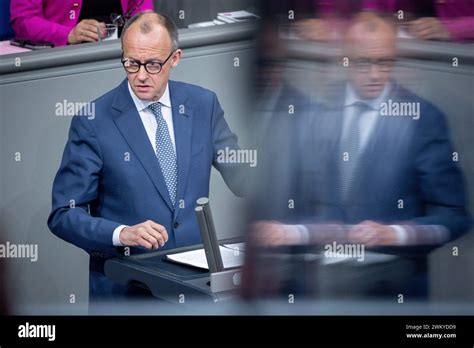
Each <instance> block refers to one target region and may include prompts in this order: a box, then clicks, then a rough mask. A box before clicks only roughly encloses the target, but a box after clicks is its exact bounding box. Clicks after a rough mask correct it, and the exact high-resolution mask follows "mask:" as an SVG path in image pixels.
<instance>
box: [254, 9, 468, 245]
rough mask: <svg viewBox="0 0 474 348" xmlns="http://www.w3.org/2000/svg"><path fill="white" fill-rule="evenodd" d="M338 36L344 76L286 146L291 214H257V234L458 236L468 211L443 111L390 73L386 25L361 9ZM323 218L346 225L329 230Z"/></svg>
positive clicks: (382, 240)
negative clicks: (271, 218)
mask: <svg viewBox="0 0 474 348" xmlns="http://www.w3.org/2000/svg"><path fill="white" fill-rule="evenodd" d="M345 40H346V42H345V52H344V53H345V56H346V57H348V59H349V66H348V68H347V73H348V80H347V81H346V83H344V84H341V85H340V86H337V84H336V86H335V87H334V91H333V92H332V93H331V97H328V98H326V99H325V100H323V101H322V102H321V103H320V104H319V105H317V106H315V107H314V112H313V113H312V114H311V113H310V114H308V115H303V116H304V117H303V118H301V119H300V120H299V122H302V123H303V124H304V127H301V126H300V127H294V129H296V130H297V131H298V132H299V133H298V134H294V135H293V136H289V138H298V139H300V141H299V146H300V147H299V148H297V149H294V151H293V155H294V156H298V160H296V161H295V163H296V162H298V163H300V165H299V166H298V167H297V168H296V167H295V168H294V170H293V171H292V174H291V178H290V176H288V179H289V180H288V182H287V183H286V187H290V189H288V191H289V193H287V195H288V197H290V198H291V197H292V198H294V200H295V209H294V210H297V211H298V213H297V214H296V213H295V212H293V211H291V220H292V221H283V222H284V224H274V223H273V224H272V223H265V222H264V223H260V224H259V230H260V231H259V233H258V238H260V239H261V240H262V241H263V242H265V243H269V244H272V243H274V244H279V243H287V242H294V243H298V242H301V241H307V242H308V241H311V242H314V243H317V244H319V243H321V244H325V243H328V242H331V241H334V240H336V241H339V242H341V243H342V242H353V243H362V244H364V245H366V246H370V247H373V246H376V247H380V246H397V247H399V246H420V245H424V246H426V245H431V246H436V245H440V244H443V243H445V242H448V241H450V240H453V239H455V238H457V237H459V236H461V235H462V234H463V233H465V232H466V231H467V230H468V229H469V227H470V216H469V213H468V212H467V210H466V205H467V202H466V192H465V191H466V190H465V186H464V180H463V176H462V173H461V171H460V169H459V167H458V166H457V163H456V156H455V154H456V153H455V150H454V149H453V146H452V144H451V141H450V139H449V135H448V128H447V124H446V120H445V117H444V115H443V114H442V113H441V112H440V111H439V110H438V109H437V108H436V107H435V106H434V105H432V104H431V103H429V102H428V101H426V100H423V99H422V98H420V97H418V96H416V95H415V94H413V93H412V92H409V91H408V90H406V89H404V88H402V87H401V86H399V85H398V84H397V83H396V82H395V81H394V80H393V79H392V78H391V74H392V70H393V63H394V57H395V50H396V49H395V42H396V33H395V30H394V27H392V26H391V25H390V22H388V21H386V20H385V19H383V18H381V17H378V16H377V15H375V14H372V13H362V14H360V15H359V16H358V17H356V18H355V19H354V22H353V23H352V24H351V26H350V27H349V28H348V31H347V35H346V37H345ZM308 116H309V117H308ZM274 127H275V126H274ZM275 146H276V144H275ZM275 146H269V147H270V148H271V149H272V148H274V147H275ZM274 170H275V169H272V171H274ZM295 178H297V179H295ZM277 186H278V187H285V185H284V184H280V185H277ZM270 201H271V199H270ZM267 210H268V209H267ZM288 211H289V214H288V215H290V210H288ZM295 216H297V218H295ZM267 219H268V218H267ZM295 219H299V222H300V225H298V224H295ZM289 220H290V219H289ZM327 223H331V224H341V225H345V226H346V228H344V229H342V230H341V229H336V230H337V231H334V229H331V228H328V226H327V225H326V226H322V225H325V224H327ZM321 224H322V225H321ZM304 225H305V226H304Z"/></svg>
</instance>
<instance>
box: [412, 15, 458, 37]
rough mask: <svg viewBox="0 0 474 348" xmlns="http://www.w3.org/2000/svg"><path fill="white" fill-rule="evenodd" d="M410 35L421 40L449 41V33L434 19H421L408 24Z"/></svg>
mask: <svg viewBox="0 0 474 348" xmlns="http://www.w3.org/2000/svg"><path fill="white" fill-rule="evenodd" d="M409 29H410V34H412V35H413V36H415V37H417V38H418V39H422V40H449V37H450V36H449V31H448V30H447V29H446V28H445V26H444V25H443V23H441V21H440V20H439V19H437V18H434V17H423V18H420V19H417V20H415V21H412V22H410V23H409Z"/></svg>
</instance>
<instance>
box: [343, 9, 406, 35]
mask: <svg viewBox="0 0 474 348" xmlns="http://www.w3.org/2000/svg"><path fill="white" fill-rule="evenodd" d="M357 24H362V25H364V29H365V30H367V31H368V32H375V31H377V30H379V29H380V27H381V26H382V25H386V26H387V27H388V28H389V29H390V30H391V31H392V32H393V33H394V34H395V35H396V33H397V27H396V25H395V22H394V20H393V16H392V15H389V14H386V13H384V12H379V11H362V12H359V13H356V14H354V15H353V16H352V18H351V20H350V25H349V27H348V28H347V30H350V29H351V28H352V27H353V26H355V25H357Z"/></svg>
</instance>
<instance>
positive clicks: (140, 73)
mask: <svg viewBox="0 0 474 348" xmlns="http://www.w3.org/2000/svg"><path fill="white" fill-rule="evenodd" d="M137 77H138V79H139V80H140V81H145V80H146V79H147V78H148V72H147V71H146V69H145V66H144V65H142V66H141V67H140V69H139V70H138V72H137Z"/></svg>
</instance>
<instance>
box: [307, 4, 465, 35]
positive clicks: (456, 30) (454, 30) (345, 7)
mask: <svg viewBox="0 0 474 348" xmlns="http://www.w3.org/2000/svg"><path fill="white" fill-rule="evenodd" d="M431 1H432V2H433V6H434V9H435V11H436V15H437V17H438V18H439V20H440V21H441V22H442V23H443V24H444V26H445V27H446V29H447V30H448V31H449V33H450V35H451V39H452V40H453V41H464V40H473V39H474V1H472V0H468V1H466V0H431ZM315 2H316V6H317V8H318V12H319V13H320V15H321V16H328V15H329V16H335V17H346V18H347V17H348V16H350V15H352V14H354V13H356V12H358V11H361V10H377V11H383V12H396V11H398V10H403V11H404V12H411V13H414V14H416V13H420V12H422V11H423V7H424V6H426V4H427V1H426V0H423V1H420V0H360V1H354V0H315ZM428 5H429V4H428Z"/></svg>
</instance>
